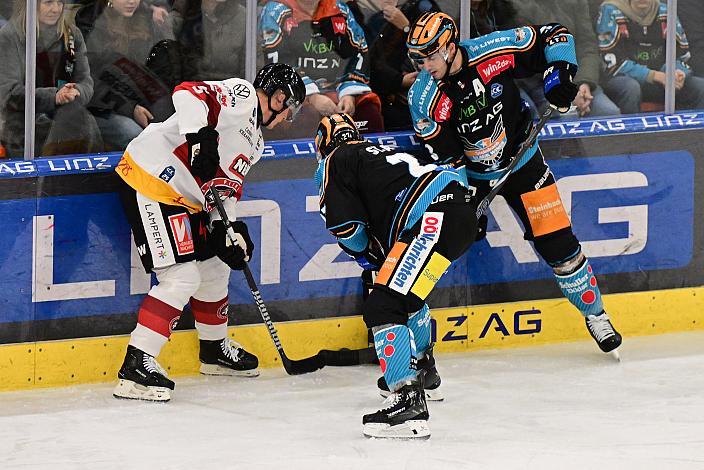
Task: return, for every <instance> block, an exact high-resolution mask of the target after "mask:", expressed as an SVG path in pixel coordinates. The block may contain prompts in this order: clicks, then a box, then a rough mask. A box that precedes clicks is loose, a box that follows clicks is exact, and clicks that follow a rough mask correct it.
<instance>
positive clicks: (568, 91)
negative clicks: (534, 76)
mask: <svg viewBox="0 0 704 470" xmlns="http://www.w3.org/2000/svg"><path fill="white" fill-rule="evenodd" d="M576 73H577V66H576V65H573V64H570V63H569V62H564V61H560V62H552V63H550V64H548V68H547V69H546V70H545V73H544V74H543V87H544V88H543V89H544V91H545V98H546V99H547V100H548V101H549V102H550V104H552V105H554V106H555V107H557V109H558V110H559V111H560V112H561V113H566V112H567V111H568V110H569V108H570V106H571V105H572V101H573V100H574V98H575V96H577V91H579V88H578V87H577V85H575V84H574V82H573V81H572V80H573V79H574V75H575V74H576Z"/></svg>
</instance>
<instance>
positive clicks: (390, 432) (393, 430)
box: [362, 419, 430, 439]
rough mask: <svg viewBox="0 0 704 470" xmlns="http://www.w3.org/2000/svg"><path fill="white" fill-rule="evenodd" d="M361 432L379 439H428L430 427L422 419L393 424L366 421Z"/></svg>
mask: <svg viewBox="0 0 704 470" xmlns="http://www.w3.org/2000/svg"><path fill="white" fill-rule="evenodd" d="M362 434H364V435H365V436H366V437H372V438H379V439H429V438H430V428H429V427H428V421H426V420H424V419H418V420H409V421H405V422H403V423H401V424H397V425H395V426H391V425H389V424H386V423H367V424H364V425H363V426H362Z"/></svg>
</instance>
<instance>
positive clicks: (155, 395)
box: [112, 346, 174, 402]
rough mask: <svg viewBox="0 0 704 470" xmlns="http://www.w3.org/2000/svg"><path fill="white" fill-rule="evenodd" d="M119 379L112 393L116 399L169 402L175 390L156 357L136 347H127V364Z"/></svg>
mask: <svg viewBox="0 0 704 470" xmlns="http://www.w3.org/2000/svg"><path fill="white" fill-rule="evenodd" d="M117 378H118V379H119V382H118V383H117V386H116V387H115V390H113V392H112V394H113V396H114V397H115V398H130V399H133V400H147V401H163V402H167V401H169V400H170V399H171V390H173V389H174V383H173V381H171V380H169V378H168V377H167V376H166V371H165V370H164V369H163V368H162V367H161V366H160V365H159V363H158V362H156V359H154V356H150V355H149V354H147V353H145V352H144V351H142V350H140V349H137V348H135V347H134V346H127V354H126V355H125V362H123V363H122V367H121V368H120V372H118V373H117Z"/></svg>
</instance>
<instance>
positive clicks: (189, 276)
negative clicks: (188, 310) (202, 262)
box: [149, 261, 201, 305]
mask: <svg viewBox="0 0 704 470" xmlns="http://www.w3.org/2000/svg"><path fill="white" fill-rule="evenodd" d="M155 272H156V278H157V281H158V284H157V285H155V286H154V287H152V289H151V290H150V291H149V295H151V296H152V297H154V298H157V299H159V300H161V301H163V302H166V303H168V304H169V305H186V304H187V303H188V301H189V299H190V298H191V297H192V296H193V295H194V294H195V293H196V292H197V291H198V289H199V287H200V284H201V276H200V270H199V269H198V266H197V264H196V262H195V261H189V262H187V263H181V264H174V265H172V266H169V267H168V268H161V269H158V270H155Z"/></svg>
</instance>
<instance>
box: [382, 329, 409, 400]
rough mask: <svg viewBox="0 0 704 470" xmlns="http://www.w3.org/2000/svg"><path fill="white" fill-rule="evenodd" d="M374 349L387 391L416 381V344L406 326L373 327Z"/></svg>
mask: <svg viewBox="0 0 704 470" xmlns="http://www.w3.org/2000/svg"><path fill="white" fill-rule="evenodd" d="M374 347H375V348H376V354H377V356H378V357H379V365H380V366H381V372H382V373H383V374H384V378H385V379H386V383H387V384H388V385H389V390H391V391H392V392H394V391H396V389H398V388H400V387H402V386H403V385H404V384H405V383H406V382H409V381H413V380H415V379H416V376H417V371H416V344H415V341H414V340H413V333H412V332H411V330H409V329H408V327H407V326H406V325H384V326H379V327H375V328H374Z"/></svg>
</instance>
